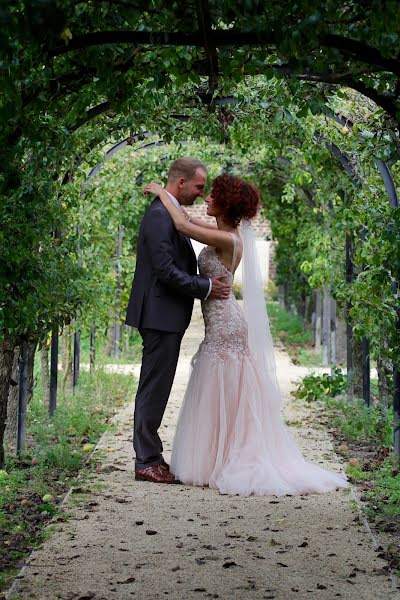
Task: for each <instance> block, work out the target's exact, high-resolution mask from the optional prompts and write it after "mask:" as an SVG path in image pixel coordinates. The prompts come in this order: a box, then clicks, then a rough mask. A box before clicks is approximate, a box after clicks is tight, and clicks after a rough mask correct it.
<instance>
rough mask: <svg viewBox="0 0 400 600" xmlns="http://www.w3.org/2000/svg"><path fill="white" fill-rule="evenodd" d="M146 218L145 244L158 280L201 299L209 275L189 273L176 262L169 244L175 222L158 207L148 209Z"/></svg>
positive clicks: (208, 282)
mask: <svg viewBox="0 0 400 600" xmlns="http://www.w3.org/2000/svg"><path fill="white" fill-rule="evenodd" d="M145 219H146V221H145V223H144V225H145V227H144V239H145V244H146V246H147V249H148V252H149V257H150V261H151V265H152V267H153V269H154V271H155V273H156V275H157V277H158V279H159V280H160V281H162V282H163V283H164V284H165V285H167V286H168V287H170V288H173V289H175V290H177V291H179V292H180V293H182V294H185V295H187V296H191V297H192V298H199V299H200V300H204V299H205V298H206V296H208V294H209V291H210V289H209V288H210V280H209V278H208V277H201V276H199V275H189V273H186V271H182V269H180V268H179V267H178V266H177V265H176V264H175V261H174V257H173V246H172V236H173V233H174V225H173V223H172V221H171V219H170V218H168V216H167V215H166V214H165V212H164V211H163V209H162V208H161V207H160V208H155V209H153V210H150V211H149V212H148V213H147V214H146V217H145Z"/></svg>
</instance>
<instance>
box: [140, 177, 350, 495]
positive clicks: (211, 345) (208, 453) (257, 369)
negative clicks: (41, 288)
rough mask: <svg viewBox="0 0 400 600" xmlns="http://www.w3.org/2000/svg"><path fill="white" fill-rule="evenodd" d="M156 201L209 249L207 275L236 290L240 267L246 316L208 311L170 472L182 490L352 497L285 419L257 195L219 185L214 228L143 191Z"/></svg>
mask: <svg viewBox="0 0 400 600" xmlns="http://www.w3.org/2000/svg"><path fill="white" fill-rule="evenodd" d="M149 193H151V194H155V195H157V196H159V198H160V200H161V201H162V203H163V204H164V206H165V208H166V209H167V210H168V212H169V214H170V215H171V218H172V220H173V222H174V225H175V227H176V228H177V230H178V231H180V232H181V233H183V234H184V235H186V236H188V237H190V238H192V239H194V240H197V241H199V242H202V243H203V244H207V247H206V248H204V249H203V250H202V251H201V253H200V255H199V259H198V262H199V270H200V274H201V275H203V276H206V277H213V276H218V275H219V276H220V275H225V276H226V278H227V279H228V280H229V282H230V283H231V284H232V282H233V277H234V273H235V270H236V269H237V267H238V265H239V263H240V261H241V260H242V259H243V305H244V310H243V311H242V309H241V307H240V305H239V303H238V302H237V300H236V298H235V297H234V295H233V293H232V291H231V293H230V297H229V299H228V300H217V299H212V298H209V299H207V300H205V301H203V302H202V312H203V317H204V323H205V337H204V340H203V341H202V343H201V344H200V347H199V349H198V351H197V353H196V355H195V356H194V357H193V359H192V371H191V375H190V379H189V383H188V386H187V389H186V392H185V397H184V401H183V404H182V407H181V411H180V414H179V419H178V424H177V429H176V433H175V437H174V442H173V448H172V460H171V472H172V473H174V475H175V477H176V478H177V479H179V480H180V481H182V482H183V483H186V484H193V485H200V486H203V485H209V486H210V487H212V488H216V489H218V490H219V491H220V492H221V493H223V494H239V495H241V496H249V495H251V494H254V495H259V496H263V495H284V494H307V493H312V492H329V491H332V490H335V489H339V488H342V487H346V486H347V485H348V483H347V480H346V476H345V475H344V474H342V473H336V472H332V471H328V470H325V469H323V468H322V467H320V466H318V465H315V464H313V463H310V462H307V461H306V460H305V459H304V457H303V456H302V454H301V452H300V450H299V448H298V447H297V445H296V444H295V442H294V440H293V438H292V437H291V435H290V433H289V431H288V429H287V427H286V425H285V423H284V422H283V420H282V417H281V413H280V400H281V394H280V390H279V386H278V382H277V378H276V370H275V359H274V350H273V344H272V339H271V334H270V330H269V322H268V316H267V312H266V307H265V300H264V294H263V286H262V280H261V272H260V267H259V264H258V257H257V252H256V246H255V239H254V232H253V230H252V227H251V224H250V221H249V219H252V218H253V217H254V216H255V215H256V213H257V210H258V208H259V204H260V196H259V192H258V190H257V189H256V188H255V187H254V186H253V185H252V184H250V183H247V182H246V181H244V180H243V179H240V178H238V177H233V176H231V175H228V174H223V175H220V176H219V177H217V178H216V179H215V181H214V183H213V187H212V190H211V193H210V195H209V196H208V197H207V198H206V200H205V202H206V204H207V214H208V215H210V216H213V217H215V220H216V224H212V225H210V224H208V223H205V222H203V221H202V220H200V219H193V220H192V219H190V217H189V215H188V214H187V213H186V212H185V211H184V209H180V208H178V207H177V206H175V204H174V203H173V202H172V200H171V199H170V197H169V195H168V193H167V192H166V191H165V190H164V189H163V188H162V187H161V186H160V185H159V184H157V183H155V182H152V183H150V184H148V185H146V186H145V194H149ZM239 224H240V225H241V228H240V232H239V230H238V226H239Z"/></svg>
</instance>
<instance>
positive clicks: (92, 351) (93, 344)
mask: <svg viewBox="0 0 400 600" xmlns="http://www.w3.org/2000/svg"><path fill="white" fill-rule="evenodd" d="M89 353H90V373H94V370H95V365H96V329H95V327H94V326H93V327H92V330H91V332H90V350H89Z"/></svg>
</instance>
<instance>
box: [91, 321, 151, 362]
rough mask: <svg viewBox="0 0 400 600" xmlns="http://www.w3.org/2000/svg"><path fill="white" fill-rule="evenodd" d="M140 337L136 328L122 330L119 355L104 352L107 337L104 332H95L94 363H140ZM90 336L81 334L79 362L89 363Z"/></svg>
mask: <svg viewBox="0 0 400 600" xmlns="http://www.w3.org/2000/svg"><path fill="white" fill-rule="evenodd" d="M141 344H142V338H141V337H140V334H139V332H138V331H137V330H136V329H133V330H132V331H131V332H129V333H127V332H124V333H123V334H122V340H121V352H120V356H119V357H115V356H112V355H109V354H107V353H106V352H105V348H106V345H107V339H106V337H105V335H104V334H102V333H101V332H98V333H97V334H96V342H95V346H96V365H107V364H134V363H140V361H141V358H142V346H141ZM89 345H90V336H89V335H81V362H82V363H89V361H90V354H89Z"/></svg>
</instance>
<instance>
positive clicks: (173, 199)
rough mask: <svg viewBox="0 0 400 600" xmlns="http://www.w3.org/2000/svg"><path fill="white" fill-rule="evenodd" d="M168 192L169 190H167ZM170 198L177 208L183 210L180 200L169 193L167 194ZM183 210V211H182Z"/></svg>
mask: <svg viewBox="0 0 400 600" xmlns="http://www.w3.org/2000/svg"><path fill="white" fill-rule="evenodd" d="M165 191H166V192H167V190H165ZM167 194H168V196H169V197H170V198H171V200H172V202H173V203H174V204H175V206H176V207H177V208H180V209H181V205H180V204H179V202H178V200H177V199H176V198H175V196H173V195H172V194H170V193H169V192H167ZM181 210H182V209H181Z"/></svg>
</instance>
